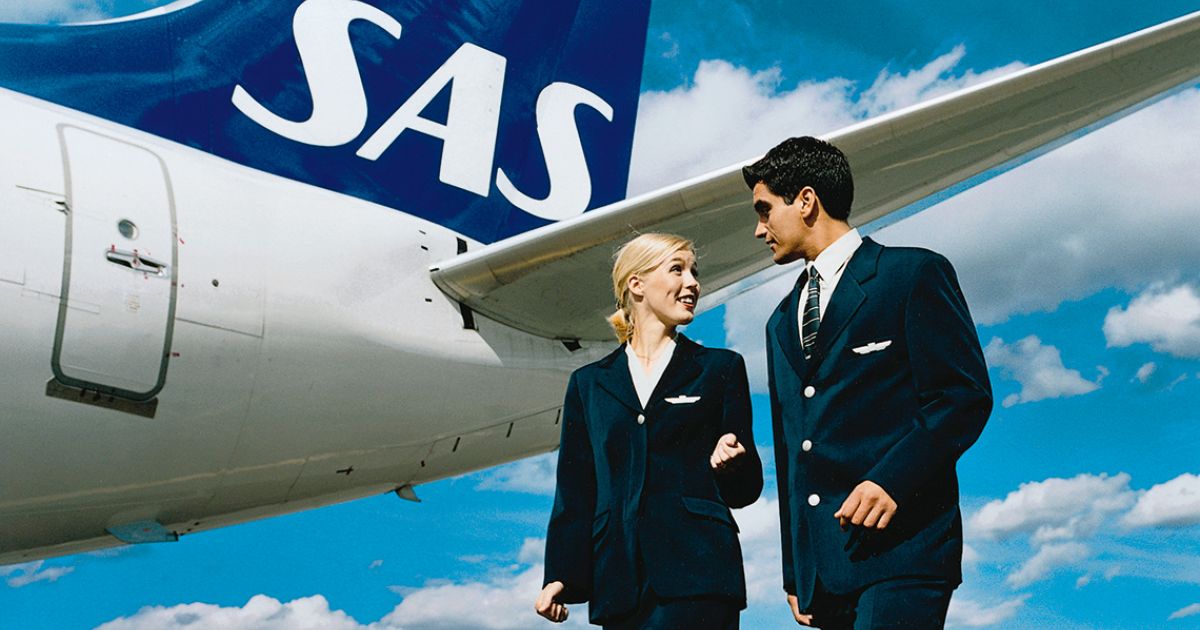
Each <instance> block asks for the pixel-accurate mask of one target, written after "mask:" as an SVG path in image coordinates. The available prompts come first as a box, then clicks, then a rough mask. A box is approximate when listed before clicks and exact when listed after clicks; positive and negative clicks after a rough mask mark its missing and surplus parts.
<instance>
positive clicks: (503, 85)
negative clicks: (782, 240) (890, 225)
mask: <svg viewBox="0 0 1200 630" xmlns="http://www.w3.org/2000/svg"><path fill="white" fill-rule="evenodd" d="M426 5H429V6H426ZM648 12H649V2H648V0H572V1H569V2H568V1H565V0H563V1H558V0H556V1H553V2H552V1H549V0H542V1H538V0H526V1H524V2H493V1H485V0H455V1H447V2H441V3H433V4H432V5H430V3H422V2H416V1H413V0H371V1H369V2H368V1H365V0H289V1H280V2H269V3H266V2H253V1H251V0H177V1H176V2H173V3H171V4H168V5H164V6H162V7H159V8H156V9H151V10H149V11H146V12H143V13H139V14H136V15H133V16H128V17H124V18H117V19H112V20H105V21H100V22H94V23H87V24H75V25H63V26H34V25H0V114H2V115H0V146H2V147H3V148H4V152H3V154H2V157H0V163H2V164H3V168H0V217H2V218H3V224H4V226H5V229H4V230H2V231H0V251H3V252H5V254H6V256H5V257H4V258H3V259H0V325H2V326H3V330H4V331H5V334H4V338H5V341H4V345H3V354H2V356H0V392H2V395H0V435H2V436H3V439H2V440H0V564H7V563H15V562H24V561H29V560H34V559H38V558H45V557H50V556H56V555H63V554H70V553H77V552H82V551H88V550H94V549H99V548H104V547H111V546H116V545H124V544H140V543H151V542H167V541H174V540H178V539H179V537H181V536H185V535H188V534H192V533H197V532H201V531H205V530H209V529H213V528H217V527H222V526H227V525H232V524H236V523H241V522H245V521H249V520H253V519H258V518H264V517H268V516H273V515H278V514H283V513H288V512H293V511H297V510H303V509H308V508H313V507H318V506H322V505H327V504H332V503H336V502H341V501H346V500H351V499H355V498H359V497H364V496H369V495H374V494H381V493H388V492H395V493H396V494H397V495H398V496H400V497H402V498H406V499H410V500H416V498H417V497H416V492H415V490H414V488H415V487H416V486H418V485H420V484H423V483H428V482H430V481H434V480H437V479H441V478H445V477H449V476H454V475H459V474H463V473H466V472H469V471H473V470H478V469H481V468H485V467H488V466H493V465H496V464H500V463H504V462H508V461H513V460H515V459H519V458H522V457H526V456H529V455H533V454H537V453H543V452H547V451H550V450H553V449H554V448H556V446H557V443H558V435H559V426H558V423H559V421H560V416H559V414H560V406H561V400H562V394H563V390H564V388H565V385H566V380H567V377H568V375H569V373H570V371H571V370H572V369H574V368H576V367H578V366H580V365H582V364H584V363H587V362H589V361H591V360H594V359H595V358H597V357H598V356H600V355H601V354H603V353H606V352H608V351H609V349H610V348H611V345H612V342H611V341H610V339H611V336H610V335H611V333H610V332H609V330H608V329H607V326H606V324H605V322H604V316H605V315H607V314H608V313H609V312H610V311H611V310H612V305H611V302H610V300H609V299H608V298H606V295H607V293H606V285H607V270H608V265H609V261H610V257H611V254H612V251H613V250H614V248H615V247H616V245H618V244H619V243H620V242H622V241H623V240H624V239H627V238H628V237H629V236H630V234H631V233H633V232H635V231H649V230H656V231H667V232H675V233H679V234H682V235H684V236H687V237H689V238H692V239H694V240H695V241H696V242H697V243H699V244H700V246H701V247H702V249H703V252H704V260H703V264H704V271H705V289H706V294H707V295H706V296H705V299H704V301H703V303H702V305H701V308H702V309H703V310H707V309H711V308H713V307H714V306H716V305H718V304H720V303H722V302H724V301H726V300H728V299H729V298H730V297H732V296H733V295H736V294H738V293H739V292H741V291H744V290H746V289H747V288H749V287H751V286H754V285H757V284H760V283H761V282H763V281H765V280H766V279H768V278H770V277H771V273H770V272H766V273H760V272H763V271H764V270H765V269H767V268H768V267H770V265H771V263H770V262H769V257H768V256H767V255H766V254H765V253H764V252H763V251H762V246H761V244H759V243H758V242H757V241H756V240H755V239H754V238H753V236H752V231H753V223H754V220H755V217H754V213H753V212H752V210H751V209H750V208H749V201H748V200H749V194H748V192H747V191H746V190H745V184H744V182H743V181H742V180H741V175H740V167H741V165H742V164H744V163H746V162H749V161H750V160H749V159H748V160H746V161H745V162H741V163H738V164H734V165H731V166H729V167H728V168H724V169H720V170H718V171H715V172H712V173H709V174H706V175H703V176H700V177H697V178H694V179H690V180H688V181H684V182H680V183H677V184H675V185H672V186H669V187H667V188H664V189H661V190H656V191H652V192H649V193H646V194H643V195H639V196H636V197H633V198H629V199H625V198H624V195H625V187H626V183H627V178H628V168H629V157H630V152H631V147H632V138H633V129H634V120H635V117H636V109H637V99H638V91H639V85H640V80H641V64H642V55H643V50H644V46H645V37H646V25H647V20H648ZM1196 50H1200V13H1195V14H1191V15H1188V16H1184V17H1181V18H1179V19H1176V20H1173V21H1170V22H1166V23H1164V24H1161V25H1158V26H1155V27H1152V28H1149V29H1146V30H1143V31H1140V32H1138V33H1134V34H1131V35H1128V36H1125V37H1122V38H1118V39H1116V40H1113V41H1110V42H1107V43H1102V44H1098V45H1096V46H1094V47H1092V48H1088V49H1086V50H1082V51H1079V52H1076V53H1073V54H1069V55H1066V56H1064V57H1060V58H1058V59H1054V60H1052V61H1049V62H1046V63H1043V64H1040V65H1037V66H1034V67H1031V68H1027V69H1024V70H1021V71H1018V72H1015V73H1013V74H1010V75H1007V76H1005V77H1002V78H999V79H996V80H993V81H989V82H987V83H984V84H980V85H976V86H974V87H971V88H967V89H965V90H963V91H960V92H957V93H954V94H950V95H946V96H943V97H940V98H937V99H934V100H931V101H927V102H924V103H921V104H918V105H915V106H913V107H909V108H906V109H903V110H899V111H895V112H892V113H889V114H885V115H883V116H880V117H878V118H873V119H870V120H866V121H863V122H861V123H858V124H855V125H853V126H851V127H848V128H846V129H841V130H835V131H832V132H831V133H828V134H825V135H824V136H823V137H824V138H825V139H827V140H830V141H832V142H833V143H835V144H837V145H838V146H839V147H841V148H842V149H843V150H844V151H845V152H846V154H847V156H848V157H849V159H850V161H851V164H852V165H853V168H854V171H855V179H856V183H857V186H856V188H857V192H856V203H855V209H854V213H853V214H852V216H851V222H852V223H853V224H855V225H857V226H863V227H864V229H866V230H872V229H877V228H878V227H879V226H881V225H883V224H885V223H886V222H888V221H894V220H897V219H898V218H900V217H903V216H907V215H908V214H910V213H912V212H915V211H918V210H919V209H920V208H922V207H924V205H925V204H928V203H929V201H928V200H929V199H931V198H936V197H937V196H938V195H946V194H950V193H952V192H954V191H957V190H960V189H962V188H964V187H967V186H970V185H971V184H973V183H975V182H978V181H980V180H981V179H982V178H986V177H988V176H990V175H992V174H994V173H996V172H998V171H1001V170H1004V169H1006V168H1011V167H1012V166H1013V165H1015V164H1018V163H1021V162H1023V161H1027V160H1028V159H1031V156H1033V155H1037V154H1040V153H1043V152H1045V151H1048V150H1050V149H1052V148H1054V147H1055V146H1058V145H1059V144H1061V143H1063V142H1066V141H1069V140H1070V139H1073V138H1076V137H1078V136H1080V135H1082V134H1084V133H1086V132H1088V131H1090V130H1092V129H1095V128H1097V127H1099V126H1101V125H1103V124H1107V123H1108V122H1111V121H1112V120H1115V119H1116V118H1118V117H1120V116H1122V115H1125V114H1127V113H1129V112H1130V111H1133V110H1134V109H1137V108H1139V107H1142V106H1144V105H1146V104H1147V103H1150V102H1153V101H1154V100H1156V99H1160V98H1162V97H1164V96H1165V95H1168V94H1170V93H1173V92H1174V91H1176V90H1179V89H1183V88H1185V87H1187V86H1190V85H1192V84H1194V83H1195V81H1196V80H1197V78H1198V77H1200V56H1197V55H1196V54H1195V51H1196ZM776 273H778V271H777V272H776Z"/></svg>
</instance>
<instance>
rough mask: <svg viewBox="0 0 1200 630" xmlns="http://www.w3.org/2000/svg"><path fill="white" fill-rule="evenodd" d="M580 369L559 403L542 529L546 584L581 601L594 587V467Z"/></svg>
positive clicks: (571, 600) (566, 599)
mask: <svg viewBox="0 0 1200 630" xmlns="http://www.w3.org/2000/svg"><path fill="white" fill-rule="evenodd" d="M577 376H578V372H576V373H575V374H573V375H571V380H570V383H569V384H568V385H567V396H566V399H565V400H564V401H563V409H562V438H561V440H560V442H559V446H558V473H557V475H558V484H557V487H556V488H555V491H554V507H553V509H552V510H551V512H550V525H549V526H548V528H547V531H546V565H545V571H546V572H545V580H544V581H543V583H542V585H543V586H545V585H546V584H549V583H551V582H555V581H558V582H562V583H563V586H564V587H565V588H564V589H563V593H562V596H561V597H560V600H561V601H562V602H563V603H567V604H577V603H580V602H585V601H587V600H588V599H589V598H590V597H591V593H592V516H593V514H594V512H595V511H596V469H595V465H594V463H593V456H592V445H591V440H590V439H589V438H588V431H587V423H586V421H585V419H584V410H583V402H582V398H581V397H580V394H579V385H578V382H577Z"/></svg>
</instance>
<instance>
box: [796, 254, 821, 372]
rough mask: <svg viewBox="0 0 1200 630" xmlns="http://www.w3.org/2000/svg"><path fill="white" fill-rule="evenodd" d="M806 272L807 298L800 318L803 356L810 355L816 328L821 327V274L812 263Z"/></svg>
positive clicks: (815, 337) (815, 339)
mask: <svg viewBox="0 0 1200 630" xmlns="http://www.w3.org/2000/svg"><path fill="white" fill-rule="evenodd" d="M805 273H807V274H808V282H807V289H806V291H807V296H808V297H807V298H805V301H804V317H803V318H802V319H801V320H800V344H801V345H802V346H803V347H804V358H805V359H806V360H807V359H808V358H809V357H811V356H812V351H813V346H814V345H816V342H817V329H818V328H820V327H821V289H820V283H821V274H819V273H817V268H816V266H814V265H809V267H808V269H806V270H805Z"/></svg>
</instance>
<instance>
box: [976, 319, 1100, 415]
mask: <svg viewBox="0 0 1200 630" xmlns="http://www.w3.org/2000/svg"><path fill="white" fill-rule="evenodd" d="M983 354H984V356H985V357H986V358H987V361H988V364H989V365H990V366H992V367H994V368H999V369H1000V371H1001V372H1002V373H1003V374H1005V375H1006V376H1008V377H1010V378H1012V379H1013V380H1016V381H1017V382H1018V383H1020V385H1021V391H1020V393H1017V394H1010V395H1008V396H1006V397H1005V398H1004V401H1003V404H1004V406H1005V407H1011V406H1013V405H1016V404H1019V403H1027V402H1035V401H1038V400H1045V399H1047V398H1067V397H1070V396H1078V395H1080V394H1086V393H1088V392H1093V391H1095V390H1097V389H1099V387H1100V386H1099V385H1097V384H1096V383H1093V382H1092V381H1089V380H1087V379H1084V378H1083V377H1082V376H1080V374H1079V371H1078V370H1070V369H1067V368H1066V366H1064V365H1063V362H1062V354H1061V353H1060V352H1059V351H1058V348H1056V347H1054V346H1048V345H1042V341H1041V340H1040V339H1038V338H1037V337H1036V336H1033V335H1030V336H1028V337H1025V338H1024V339H1021V340H1020V341H1017V342H1016V343H1013V344H1006V343H1004V340H1003V339H1001V338H999V337H996V338H994V339H992V340H991V342H990V343H988V345H987V347H985V348H984V349H983Z"/></svg>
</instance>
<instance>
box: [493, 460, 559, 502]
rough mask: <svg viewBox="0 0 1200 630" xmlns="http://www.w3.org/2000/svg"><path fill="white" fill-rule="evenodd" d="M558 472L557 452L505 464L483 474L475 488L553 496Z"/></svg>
mask: <svg viewBox="0 0 1200 630" xmlns="http://www.w3.org/2000/svg"><path fill="white" fill-rule="evenodd" d="M557 470H558V452H557V451H556V452H553V453H546V454H544V455H538V456H536V457H530V458H527V459H522V460H519V461H515V462H513V463H511V464H505V465H503V466H500V467H498V468H495V469H493V470H490V471H488V472H486V473H483V479H482V480H480V482H479V485H477V486H476V487H475V488H476V489H477V490H500V491H505V492H525V493H529V494H541V495H553V494H554V484H555V474H556V471H557Z"/></svg>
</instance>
